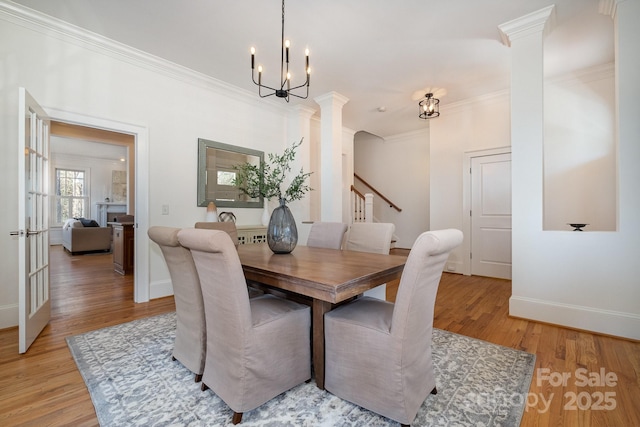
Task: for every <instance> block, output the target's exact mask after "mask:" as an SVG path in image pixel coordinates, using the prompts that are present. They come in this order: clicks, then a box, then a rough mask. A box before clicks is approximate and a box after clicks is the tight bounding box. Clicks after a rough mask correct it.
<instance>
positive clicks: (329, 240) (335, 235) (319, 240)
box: [307, 221, 347, 249]
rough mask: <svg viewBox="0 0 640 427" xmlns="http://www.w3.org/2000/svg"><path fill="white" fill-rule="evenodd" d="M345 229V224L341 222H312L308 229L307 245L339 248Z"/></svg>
mask: <svg viewBox="0 0 640 427" xmlns="http://www.w3.org/2000/svg"><path fill="white" fill-rule="evenodd" d="M346 231H347V224H345V223H342V222H322V221H319V222H314V223H313V224H312V225H311V230H309V238H308V239H307V246H313V247H315V248H327V249H340V248H342V241H343V240H344V234H345V232H346Z"/></svg>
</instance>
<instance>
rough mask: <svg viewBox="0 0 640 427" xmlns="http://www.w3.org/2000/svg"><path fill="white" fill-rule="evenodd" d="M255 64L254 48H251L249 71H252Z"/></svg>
mask: <svg viewBox="0 0 640 427" xmlns="http://www.w3.org/2000/svg"><path fill="white" fill-rule="evenodd" d="M255 62H256V48H255V47H252V48H251V69H252V70H253V69H254V68H255Z"/></svg>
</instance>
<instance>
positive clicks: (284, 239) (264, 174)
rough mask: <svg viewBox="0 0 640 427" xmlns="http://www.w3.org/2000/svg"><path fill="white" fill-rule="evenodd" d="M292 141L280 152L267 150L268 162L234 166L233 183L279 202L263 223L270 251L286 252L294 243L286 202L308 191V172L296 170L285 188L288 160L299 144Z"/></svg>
mask: <svg viewBox="0 0 640 427" xmlns="http://www.w3.org/2000/svg"><path fill="white" fill-rule="evenodd" d="M302 141H303V140H302V139H300V141H299V142H298V143H293V144H292V145H291V147H288V148H286V149H285V150H284V153H282V154H281V155H278V154H272V153H269V154H268V155H267V158H268V161H262V162H261V163H260V165H259V166H258V165H253V164H250V163H243V164H240V165H237V166H235V169H236V171H237V174H236V178H235V180H234V185H235V186H237V187H238V189H239V190H240V191H242V192H243V193H244V194H246V195H248V196H249V197H252V198H255V197H260V196H262V197H263V198H265V199H267V200H270V199H274V198H277V199H278V201H279V202H280V205H279V206H278V207H277V208H275V209H274V210H273V213H272V214H271V218H270V219H269V225H268V226H267V243H268V245H269V248H271V250H272V251H273V252H274V253H277V254H278V253H284V254H286V253H290V252H291V251H293V249H294V248H295V247H296V244H297V243H298V229H297V227H296V222H295V220H294V218H293V215H292V214H291V211H290V210H289V207H288V206H287V205H286V204H287V202H293V201H295V200H300V199H302V198H303V197H304V195H305V194H306V193H307V192H308V191H310V190H311V187H309V185H307V183H306V181H307V178H308V177H309V175H311V172H304V170H303V169H302V168H300V172H298V174H297V175H296V176H294V177H293V178H292V179H291V181H290V183H289V185H288V186H286V188H284V187H285V178H286V177H287V175H288V174H289V173H290V172H291V162H293V160H294V159H295V157H296V149H297V148H298V147H299V146H300V145H301V144H302Z"/></svg>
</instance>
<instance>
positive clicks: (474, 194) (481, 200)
mask: <svg viewBox="0 0 640 427" xmlns="http://www.w3.org/2000/svg"><path fill="white" fill-rule="evenodd" d="M470 179H471V210H470V222H471V238H470V240H471V252H470V258H471V274H474V275H479V276H488V277H498V278H502V279H511V154H510V153H504V154H494V155H489V156H477V157H473V158H471V174H470Z"/></svg>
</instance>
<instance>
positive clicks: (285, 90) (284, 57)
mask: <svg viewBox="0 0 640 427" xmlns="http://www.w3.org/2000/svg"><path fill="white" fill-rule="evenodd" d="M289 45H290V42H289V40H285V38H284V0H282V48H281V51H280V87H275V88H273V87H270V86H267V85H264V84H262V65H258V81H256V75H255V59H256V57H255V55H256V49H255V48H254V47H251V79H252V80H253V83H254V84H255V85H257V86H258V95H260V97H261V98H266V97H267V96H271V95H275V96H276V97H278V98H284V99H285V100H286V101H287V102H289V97H290V96H295V97H297V98H302V99H306V98H307V97H308V96H309V83H310V81H311V68H309V49H306V50H305V53H304V54H305V74H306V77H307V79H306V81H305V82H304V83H302V84H301V85H299V86H294V87H291V73H290V72H289ZM304 87H306V93H305V94H304V96H303V95H299V94H296V93H293V91H294V90H296V89H300V88H304ZM263 89H267V90H268V93H267V94H263V93H262V90H263ZM301 92H302V91H301Z"/></svg>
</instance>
